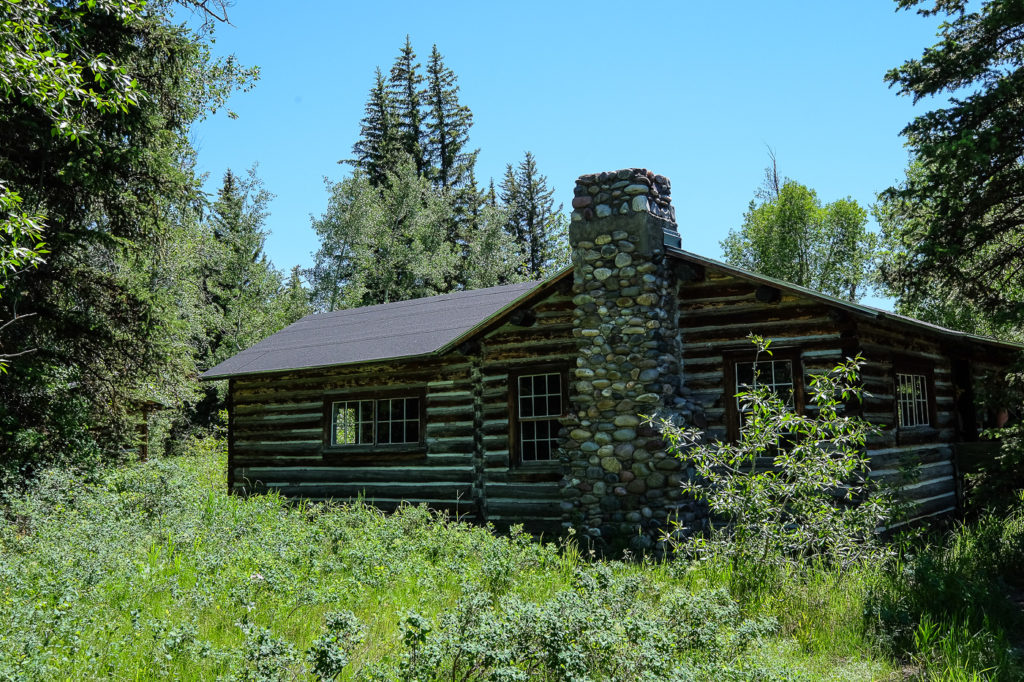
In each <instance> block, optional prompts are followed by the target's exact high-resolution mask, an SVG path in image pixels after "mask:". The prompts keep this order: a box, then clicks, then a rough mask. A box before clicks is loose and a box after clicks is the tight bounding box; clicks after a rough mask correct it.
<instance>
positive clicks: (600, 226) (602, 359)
mask: <svg viewBox="0 0 1024 682" xmlns="http://www.w3.org/2000/svg"><path fill="white" fill-rule="evenodd" d="M669 190H670V183H669V181H668V179H667V178H665V177H664V176H661V175H655V174H654V173H652V172H651V171H649V170H645V169H640V168H627V169H624V170H619V171H613V172H609V173H596V174H591V175H583V176H581V177H580V178H579V179H578V180H577V181H576V189H575V198H574V199H573V202H572V206H573V209H574V210H573V213H572V222H571V223H570V226H569V242H570V246H571V248H572V259H573V265H574V266H575V269H574V282H573V293H574V299H573V302H574V304H575V310H574V322H573V335H574V336H575V337H576V340H577V356H576V368H575V370H574V371H575V376H574V377H573V376H570V387H569V401H570V404H571V406H572V413H571V415H570V420H569V422H570V423H569V424H568V426H569V428H570V434H569V438H568V439H567V442H566V446H565V449H566V452H567V454H568V459H569V462H568V470H567V473H566V477H565V480H564V485H563V488H562V495H563V502H562V510H563V523H564V525H566V526H572V527H574V528H576V529H577V530H578V531H580V532H583V533H585V534H587V535H589V536H590V537H591V538H592V539H593V540H594V541H595V543H596V544H598V545H604V546H605V547H607V548H609V549H611V548H615V547H617V546H623V545H626V544H627V543H628V545H629V546H630V547H632V548H633V549H637V550H647V549H650V548H652V547H653V546H654V544H655V543H656V542H657V541H658V538H659V537H660V536H661V534H662V532H663V530H664V529H666V528H667V526H668V524H669V523H670V522H671V521H672V520H675V519H678V520H679V521H680V522H688V521H690V520H692V519H693V518H694V516H693V509H692V508H691V507H690V506H689V505H688V504H687V503H685V502H684V501H683V499H682V491H681V490H680V483H681V477H682V476H684V475H685V467H682V466H681V465H680V462H679V461H678V460H677V459H676V458H675V457H673V456H672V455H671V454H669V453H667V452H666V448H665V442H664V441H663V439H662V438H661V435H660V433H658V432H657V431H656V430H654V429H653V428H651V427H647V426H644V425H643V424H642V423H641V417H640V416H639V415H641V414H644V415H654V414H660V415H664V416H671V415H672V412H673V410H674V408H675V405H676V396H677V395H678V390H679V387H680V377H679V357H680V349H679V339H678V330H677V319H678V314H677V287H676V283H675V280H674V278H673V277H672V275H671V273H670V271H669V265H668V264H667V263H666V261H665V245H671V246H679V244H680V239H679V232H678V230H677V227H676V223H675V209H674V208H673V207H672V204H671V198H670V196H669Z"/></svg>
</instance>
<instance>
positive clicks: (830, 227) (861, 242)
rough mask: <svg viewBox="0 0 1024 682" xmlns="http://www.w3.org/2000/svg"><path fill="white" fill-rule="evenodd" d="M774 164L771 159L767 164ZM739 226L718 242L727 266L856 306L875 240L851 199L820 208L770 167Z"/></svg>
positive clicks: (807, 191)
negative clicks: (823, 294) (788, 283)
mask: <svg viewBox="0 0 1024 682" xmlns="http://www.w3.org/2000/svg"><path fill="white" fill-rule="evenodd" d="M773 161H774V159H773ZM767 175H768V179H767V181H766V182H765V185H764V186H763V187H762V188H761V190H759V192H758V197H759V198H760V202H759V203H758V202H755V201H753V200H752V201H751V202H750V205H749V207H748V208H747V212H746V213H744V215H743V225H742V226H741V227H740V228H739V229H738V230H730V231H729V236H728V237H726V238H725V239H724V240H723V241H722V242H721V246H722V250H723V251H724V253H725V260H726V262H727V263H730V264H732V265H736V266H739V267H742V268H746V269H748V270H753V271H754V272H759V273H761V274H763V275H767V276H768V277H776V278H778V279H782V280H785V281H787V282H792V283H793V284H799V285H801V286H805V287H808V288H811V289H815V290H817V291H821V292H823V293H826V294H830V295H832V296H837V297H840V298H846V299H848V300H851V301H856V300H858V299H859V298H860V296H862V295H863V293H864V289H865V288H866V285H867V284H868V282H869V281H870V280H871V268H872V258H873V256H874V251H875V247H876V237H875V235H874V234H873V233H871V232H869V231H868V230H867V211H865V210H864V209H863V208H861V207H860V206H859V205H858V204H857V202H856V201H854V200H853V199H849V198H847V199H839V200H837V201H833V202H831V203H828V204H825V205H822V203H821V200H820V199H818V195H817V193H816V192H815V191H814V190H812V189H810V188H809V187H806V186H805V185H801V184H800V183H798V182H795V181H793V180H790V179H786V180H784V181H781V182H780V181H779V177H778V173H777V171H775V170H774V164H773V166H772V167H771V168H769V171H768V174H767Z"/></svg>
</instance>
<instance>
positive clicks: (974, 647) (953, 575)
mask: <svg viewBox="0 0 1024 682" xmlns="http://www.w3.org/2000/svg"><path fill="white" fill-rule="evenodd" d="M938 539H939V542H936V543H932V544H925V545H924V546H923V547H920V548H916V549H915V548H906V549H905V551H904V555H903V556H902V557H901V559H900V560H899V561H898V562H896V568H895V570H893V571H892V572H891V573H890V574H889V575H888V576H887V578H886V579H885V580H884V581H882V582H881V583H880V584H879V585H878V586H877V588H876V589H874V590H873V591H872V592H871V593H870V594H869V595H868V596H867V599H866V601H865V608H864V616H865V620H866V623H867V626H868V628H869V629H870V631H871V632H872V633H873V635H874V637H875V638H876V641H877V642H878V643H879V645H880V646H881V647H883V648H885V649H887V650H888V651H889V652H891V653H892V654H893V655H895V656H899V657H903V658H915V659H917V660H918V661H919V662H921V663H922V664H923V665H925V667H926V668H929V669H933V668H936V667H939V668H941V669H944V670H948V671H950V674H951V675H954V679H955V676H956V675H959V674H960V673H964V674H965V675H966V674H967V671H971V670H973V671H980V670H985V671H987V673H986V674H987V676H988V677H990V678H991V679H1006V680H1011V679H1019V677H1018V676H1019V675H1024V668H1022V667H1021V666H1022V664H1024V661H1022V660H1021V656H1020V653H1019V652H1018V653H1017V654H1013V653H1012V648H1011V647H1010V646H1009V644H1008V637H1007V634H1006V633H1007V632H1008V631H1009V632H1018V633H1019V632H1021V631H1022V630H1024V616H1022V614H1021V613H1020V608H1019V605H1015V604H1013V603H1012V602H1010V601H1009V600H1008V599H1007V595H1008V594H1011V593H1013V592H1014V591H1015V590H1017V591H1019V590H1020V589H1021V588H1024V574H1022V573H1021V570H1020V567H1021V566H1024V496H1022V497H1020V498H1019V499H1018V503H1017V506H1016V507H1015V508H1014V509H1012V510H1011V511H1010V512H1008V513H1007V514H1005V515H996V514H988V515H985V516H983V517H982V518H981V519H979V520H978V522H977V523H976V524H973V525H960V526H958V527H957V528H955V529H953V530H952V531H950V532H948V533H947V534H945V535H944V536H940V537H939V538H938ZM964 679H969V676H967V677H965V678H964Z"/></svg>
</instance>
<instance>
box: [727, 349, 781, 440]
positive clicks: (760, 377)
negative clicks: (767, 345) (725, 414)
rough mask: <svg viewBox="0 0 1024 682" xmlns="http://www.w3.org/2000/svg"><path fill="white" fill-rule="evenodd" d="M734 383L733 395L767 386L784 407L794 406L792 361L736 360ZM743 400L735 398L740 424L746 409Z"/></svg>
mask: <svg viewBox="0 0 1024 682" xmlns="http://www.w3.org/2000/svg"><path fill="white" fill-rule="evenodd" d="M735 377H736V385H735V386H734V387H733V389H734V391H733V395H736V394H738V393H748V392H750V391H751V390H753V389H756V388H767V389H768V390H770V391H771V392H772V393H774V394H775V395H777V396H778V397H779V399H780V400H782V402H783V403H785V404H786V407H788V408H790V409H793V408H794V406H795V395H796V389H795V385H794V383H793V361H792V360H789V359H786V360H759V361H757V362H737V363H736V369H735ZM745 407H746V406H745V405H744V404H743V400H742V399H741V398H739V397H737V398H736V413H737V414H738V415H739V421H740V425H742V424H743V420H744V414H745V412H747V411H748V410H746V409H744V408H745Z"/></svg>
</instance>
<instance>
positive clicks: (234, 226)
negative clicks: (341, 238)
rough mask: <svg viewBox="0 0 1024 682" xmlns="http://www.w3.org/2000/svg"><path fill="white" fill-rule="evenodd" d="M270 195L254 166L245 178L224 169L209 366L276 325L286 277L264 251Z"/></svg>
mask: <svg viewBox="0 0 1024 682" xmlns="http://www.w3.org/2000/svg"><path fill="white" fill-rule="evenodd" d="M272 198H273V196H272V195H271V194H270V193H269V192H267V191H266V189H264V187H263V183H262V181H260V179H259V178H258V177H257V176H256V171H255V168H253V169H251V170H250V171H249V173H248V177H246V178H239V177H238V176H237V175H235V174H234V173H233V172H231V171H230V170H228V171H227V172H226V173H225V174H224V182H223V184H222V185H221V188H220V190H219V191H218V193H217V201H216V202H214V204H213V210H212V214H211V216H210V224H211V235H212V245H211V249H210V259H209V262H208V265H207V271H208V273H209V276H208V277H207V278H206V289H207V292H208V295H209V303H210V304H211V305H212V306H213V307H214V316H213V318H212V319H213V320H214V324H215V327H214V329H212V330H211V331H210V334H209V339H210V341H209V343H210V353H209V356H208V358H207V362H208V365H209V366H212V365H214V364H216V363H218V362H220V361H222V360H225V359H227V358H228V357H230V356H231V355H234V354H235V353H237V352H239V351H241V350H244V349H246V348H248V347H249V346H251V345H252V344H254V343H256V342H257V341H259V340H260V339H261V338H263V337H264V336H266V335H267V334H268V333H271V332H273V331H276V328H277V316H276V314H275V309H274V308H275V303H276V299H277V297H278V292H279V290H280V289H281V285H282V277H281V273H279V272H278V271H277V270H276V269H275V268H274V266H273V265H272V264H271V263H270V261H269V260H268V259H267V256H266V254H265V253H264V251H263V245H264V243H265V241H266V237H267V232H266V230H265V229H264V224H265V222H266V218H267V215H268V213H267V205H268V204H269V202H270V200H271V199H272ZM204 364H205V363H204Z"/></svg>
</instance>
